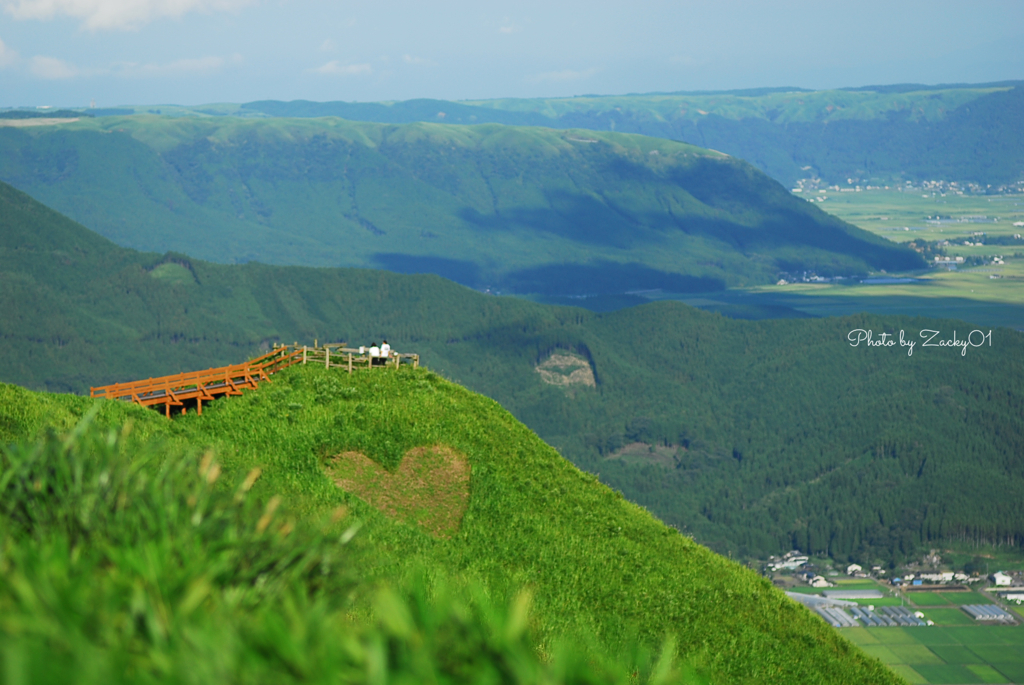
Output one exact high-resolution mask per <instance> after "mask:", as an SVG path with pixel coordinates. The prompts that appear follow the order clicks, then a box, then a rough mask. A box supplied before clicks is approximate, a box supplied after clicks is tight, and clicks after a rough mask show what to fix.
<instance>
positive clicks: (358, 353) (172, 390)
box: [89, 343, 420, 418]
mask: <svg viewBox="0 0 1024 685" xmlns="http://www.w3.org/2000/svg"><path fill="white" fill-rule="evenodd" d="M403 359H404V360H406V362H405V364H406V365H408V364H412V366H413V368H416V367H418V366H419V365H420V356H419V355H418V354H408V353H396V352H392V353H391V354H390V355H389V356H388V357H387V358H382V357H371V356H370V353H369V350H367V349H366V348H362V349H354V348H348V347H345V344H344V343H336V344H328V345H323V346H318V345H316V344H314V345H313V347H308V346H306V345H303V346H299V345H298V344H295V345H291V346H289V345H281V346H275V347H274V349H273V350H272V351H271V352H268V353H267V354H264V355H262V356H260V357H256V358H255V359H251V360H249V361H247V362H244V363H242V364H232V365H230V366H221V367H217V368H213V369H206V370H205V371H191V372H188V373H179V374H174V375H173V376H161V377H159V378H147V379H146V380H143V381H132V382H129V383H114V384H112V385H103V386H100V387H96V388H89V395H90V396H91V397H106V398H108V399H116V400H123V401H126V402H134V403H136V404H139V405H141V406H143V407H152V406H157V405H163V407H164V414H165V415H166V416H167V418H171V408H172V407H181V413H183V414H184V413H185V411H186V409H185V402H186V400H187V401H189V402H191V401H193V400H194V401H195V403H196V412H197V413H199V414H202V413H203V402H204V401H207V402H209V401H210V400H213V399H216V398H217V397H218V396H221V395H241V394H242V389H243V388H251V389H255V388H256V387H258V385H259V383H260V382H261V381H267V382H268V383H269V382H270V376H271V375H273V374H274V373H276V372H278V371H280V370H282V369H285V368H287V367H289V366H293V365H295V364H323V366H324V368H328V369H345V370H346V371H348V372H349V373H352V371H354V370H356V369H360V368H365V369H388V368H393V369H397V368H399V367H401V366H402V364H403V362H402V360H403Z"/></svg>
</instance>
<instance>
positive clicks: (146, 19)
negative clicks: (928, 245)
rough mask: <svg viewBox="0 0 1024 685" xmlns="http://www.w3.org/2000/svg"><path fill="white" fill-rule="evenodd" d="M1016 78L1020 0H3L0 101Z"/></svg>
mask: <svg viewBox="0 0 1024 685" xmlns="http://www.w3.org/2000/svg"><path fill="white" fill-rule="evenodd" d="M1011 79H1024V1H1022V0H974V1H973V2H962V1H961V2H948V1H946V2H943V1H941V0H940V1H938V2H936V0H929V1H928V2H921V1H918V0H909V1H900V0H886V1H885V2H880V1H877V0H857V1H856V2H845V3H828V2H826V3H822V2H786V1H785V0H778V1H776V2H756V3H753V2H750V1H749V0H748V1H746V2H736V1H734V0H721V1H716V2H706V1H705V2H690V1H686V0H677V1H675V2H669V1H658V0H652V1H649V2H645V1H643V0H641V1H640V2H635V3H625V2H607V1H606V0H589V1H588V2H580V1H577V0H565V1H562V2H552V1H551V0H546V1H542V0H519V1H517V2H507V1H500V2H499V1H495V0H472V1H466V0H454V1H451V2H441V3H437V2H435V3H426V2H420V1H414V0H378V1H377V2H348V1H346V0H0V107H17V106H45V105H48V106H58V107H59V106H73V107H83V106H88V105H89V104H90V103H91V102H95V103H96V106H97V107H111V106H116V105H119V104H135V105H145V104H181V105H198V104H204V103H216V102H249V101H252V100H265V99H273V100H295V99H306V100H317V101H329V100H346V101H381V100H407V99H411V98H420V97H430V98H438V99H446V100H471V99H489V98H501V97H557V96H571V95H579V94H589V93H596V94H622V93H643V92H655V91H658V92H671V91H685V90H725V89H734V88H755V87H769V86H800V87H804V88H815V89H820V88H836V87H844V86H862V85H877V84H891V83H926V84H938V83H980V82H989V81H1001V80H1011Z"/></svg>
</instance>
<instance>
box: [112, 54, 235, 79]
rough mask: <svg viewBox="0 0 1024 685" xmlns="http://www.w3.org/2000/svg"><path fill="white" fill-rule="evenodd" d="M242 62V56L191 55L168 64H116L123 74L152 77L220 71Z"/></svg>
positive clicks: (119, 71)
mask: <svg viewBox="0 0 1024 685" xmlns="http://www.w3.org/2000/svg"><path fill="white" fill-rule="evenodd" d="M241 63H242V56H241V55H238V54H235V55H232V56H231V57H221V56H219V55H209V56H206V57H190V58H186V59H179V60H175V61H173V62H168V63H167V64H138V63H136V62H122V63H121V64H118V65H116V66H115V69H114V70H115V71H116V72H117V73H118V74H120V75H122V76H129V77H136V78H152V77H160V76H180V75H182V74H202V73H210V72H215V71H220V70H221V69H223V68H224V67H226V66H232V65H237V64H241Z"/></svg>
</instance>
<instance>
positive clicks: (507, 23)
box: [498, 17, 520, 34]
mask: <svg viewBox="0 0 1024 685" xmlns="http://www.w3.org/2000/svg"><path fill="white" fill-rule="evenodd" d="M519 28H520V27H518V26H516V25H515V24H513V23H512V21H511V20H510V19H509V18H508V17H504V18H503V19H502V20H501V26H499V27H498V33H504V34H509V33H516V32H517V31H519Z"/></svg>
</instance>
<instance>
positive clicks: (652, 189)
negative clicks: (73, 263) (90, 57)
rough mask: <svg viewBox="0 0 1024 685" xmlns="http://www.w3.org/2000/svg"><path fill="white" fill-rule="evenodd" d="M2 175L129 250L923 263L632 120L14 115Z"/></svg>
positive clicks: (718, 272) (626, 263) (603, 281)
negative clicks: (618, 128) (576, 123)
mask: <svg viewBox="0 0 1024 685" xmlns="http://www.w3.org/2000/svg"><path fill="white" fill-rule="evenodd" d="M431 106H433V105H431ZM0 179H3V180H5V181H7V182H10V183H11V184H12V185H14V186H15V187H17V188H19V189H21V190H24V191H26V192H29V193H30V194H31V195H33V196H34V197H36V198H37V199H40V200H42V201H44V202H45V203H46V204H48V205H49V206H52V207H54V208H55V209H57V210H59V211H61V212H64V213H66V214H67V215H69V216H70V217H72V218H74V219H75V220H77V221H80V222H81V223H83V224H85V225H87V226H89V227H90V228H92V229H94V230H96V231H97V232H99V233H100V234H102V235H104V236H106V237H108V238H110V239H112V240H114V241H115V242H117V243H118V244H120V245H124V246H128V247H132V248H135V249H141V250H149V251H155V252H165V251H177V252H187V253H189V254H190V255H192V256H195V257H199V258H202V259H208V260H211V261H217V262H221V263H238V262H248V261H261V262H265V263H272V264H290V265H304V266H348V267H369V268H385V269H389V270H392V271H397V272H402V273H436V274H439V275H441V276H445V277H447V278H451V279H452V280H455V281H458V282H460V283H462V284H464V285H469V286H471V287H474V288H478V289H484V288H490V289H491V290H500V291H504V292H509V291H512V292H517V293H541V294H544V295H555V296H557V295H561V296H574V295H589V294H616V293H624V292H627V291H631V290H639V289H654V288H660V289H662V290H664V291H666V292H706V291H711V290H721V289H722V288H724V287H725V286H727V285H728V286H733V285H748V284H762V283H772V282H774V281H775V280H777V279H778V278H779V273H780V272H786V273H788V272H798V271H802V270H806V271H814V272H816V273H818V274H820V275H846V276H849V275H854V274H862V273H867V272H869V271H873V270H879V269H886V270H889V271H895V270H903V269H914V268H920V267H923V266H924V264H923V262H922V260H921V258H920V257H919V256H918V255H917V254H916V253H915V252H913V251H911V250H909V249H907V248H905V247H901V246H898V245H895V244H893V243H891V242H889V241H886V240H884V239H882V238H879V237H877V236H874V235H872V234H870V233H868V232H867V231H863V230H861V229H859V228H856V227H854V226H852V225H850V224H847V223H845V222H843V221H841V220H839V219H836V218H835V217H832V216H830V215H828V214H826V213H825V212H823V211H821V210H820V209H818V208H817V207H814V206H811V205H810V204H809V203H807V202H805V201H803V200H801V199H799V198H796V197H793V196H792V195H791V194H790V193H789V192H788V191H787V190H786V189H785V188H783V187H781V186H779V184H778V183H776V182H775V181H772V180H771V179H769V178H768V177H767V176H765V175H764V174H762V173H760V172H759V171H757V170H756V169H754V168H753V167H752V166H750V165H749V164H746V163H745V162H742V161H740V160H737V159H735V158H730V157H728V156H726V155H723V154H722V153H718V152H714V151H709V150H704V149H700V148H696V147H693V146H690V145H686V144H682V143H674V142H672V141H668V140H659V139H655V138H650V137H645V136H637V135H628V134H622V133H611V132H592V131H584V130H565V131H561V130H559V131H555V130H551V129H542V128H523V127H512V126H500V125H496V124H486V125H478V126H450V125H442V124H425V123H414V124H403V125H387V124H376V123H355V122H350V121H345V120H341V119H333V118H326V119H278V118H270V119H256V120H253V119H239V118H235V117H217V118H203V119H198V118H168V117H161V116H152V115H145V116H130V117H99V118H95V119H89V120H88V121H79V122H77V123H74V124H68V125H65V126H61V127H35V128H32V129H3V128H0Z"/></svg>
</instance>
